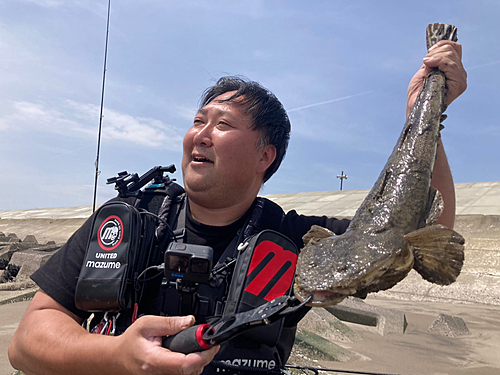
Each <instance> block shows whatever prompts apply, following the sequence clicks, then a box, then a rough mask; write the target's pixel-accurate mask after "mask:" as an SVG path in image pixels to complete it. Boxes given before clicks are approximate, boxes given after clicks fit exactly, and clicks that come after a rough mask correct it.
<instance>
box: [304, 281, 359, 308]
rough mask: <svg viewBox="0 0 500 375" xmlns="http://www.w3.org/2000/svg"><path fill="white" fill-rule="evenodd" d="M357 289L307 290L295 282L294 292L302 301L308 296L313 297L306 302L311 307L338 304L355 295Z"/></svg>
mask: <svg viewBox="0 0 500 375" xmlns="http://www.w3.org/2000/svg"><path fill="white" fill-rule="evenodd" d="M355 292H356V291H352V290H340V289H339V290H336V291H329V290H315V291H307V290H302V289H300V287H298V286H297V284H295V287H294V294H295V297H297V299H298V300H299V301H300V302H304V301H306V300H307V299H308V298H310V297H312V298H311V299H310V301H309V302H308V303H307V304H306V306H309V307H328V306H332V305H336V304H338V303H340V302H342V301H343V300H344V299H345V298H346V297H348V296H350V295H353V294H354V293H355Z"/></svg>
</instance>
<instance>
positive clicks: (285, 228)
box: [31, 210, 349, 318]
mask: <svg viewBox="0 0 500 375" xmlns="http://www.w3.org/2000/svg"><path fill="white" fill-rule="evenodd" d="M248 215H249V212H247V213H246V214H245V215H244V216H243V217H242V218H241V219H239V220H238V221H236V222H235V223H232V224H230V225H228V226H225V227H214V226H210V225H205V224H201V223H198V222H197V221H196V220H194V219H193V218H192V217H191V216H190V215H189V214H188V215H187V217H186V230H187V234H186V236H187V237H186V239H187V240H186V242H187V243H193V244H200V245H207V246H211V247H213V248H214V261H216V258H218V257H220V255H221V254H222V252H223V251H224V250H225V249H226V247H227V246H228V245H229V243H230V242H231V241H232V239H233V238H234V237H235V236H236V234H237V233H238V230H239V229H240V228H241V227H242V226H243V225H244V223H245V221H246V219H247V217H248ZM92 221H93V216H91V217H90V218H89V219H88V220H87V221H86V222H85V223H84V224H83V226H82V227H81V228H80V229H78V230H77V231H76V232H75V233H74V234H73V235H72V236H71V237H70V238H69V240H68V241H67V243H66V244H65V245H64V246H63V247H62V248H61V249H60V250H59V251H58V252H57V253H56V254H54V255H53V256H52V257H51V258H50V259H49V260H48V261H47V263H45V265H44V266H43V267H41V268H40V269H39V270H38V271H36V272H35V273H34V274H33V275H32V276H31V278H32V279H33V280H34V281H35V282H36V283H37V284H38V286H39V287H40V288H41V289H42V290H43V291H44V292H45V293H47V294H48V295H49V296H51V297H52V298H53V299H54V300H56V301H57V302H59V303H60V304H61V305H62V306H64V307H65V308H67V309H68V310H70V311H71V312H73V313H75V314H76V315H78V316H80V317H81V318H87V317H88V316H89V315H90V313H88V312H86V311H82V310H79V309H77V308H76V306H75V300H74V299H75V289H76V283H77V280H78V275H79V274H80V268H81V266H82V263H83V259H84V256H85V250H86V247H87V242H88V238H89V236H90V232H91V229H92ZM315 224H316V225H320V226H322V227H325V228H328V229H330V230H332V231H333V232H334V233H336V234H342V233H344V232H345V230H346V229H347V226H348V225H349V220H346V219H343V220H338V219H335V218H328V217H326V216H305V215H299V214H297V212H296V211H294V210H293V211H290V212H288V213H287V214H286V215H285V218H284V220H283V223H282V226H281V230H280V232H281V233H282V234H284V235H285V236H287V237H288V238H290V239H291V240H292V241H293V242H294V243H295V244H296V246H297V247H298V248H299V249H301V248H302V247H303V246H304V243H303V241H302V236H303V235H304V234H306V233H307V231H308V230H309V229H310V228H311V226H312V225H315Z"/></svg>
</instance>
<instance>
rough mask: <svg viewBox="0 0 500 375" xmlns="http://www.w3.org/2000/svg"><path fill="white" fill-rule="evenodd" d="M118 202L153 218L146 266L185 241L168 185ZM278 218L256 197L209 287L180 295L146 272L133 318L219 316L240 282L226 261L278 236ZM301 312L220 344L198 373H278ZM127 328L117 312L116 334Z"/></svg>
mask: <svg viewBox="0 0 500 375" xmlns="http://www.w3.org/2000/svg"><path fill="white" fill-rule="evenodd" d="M124 201H125V202H127V203H128V204H130V205H133V206H134V207H136V208H138V209H142V210H147V211H148V212H151V213H153V214H155V215H157V216H158V217H159V220H158V224H157V226H156V241H155V242H154V245H153V246H154V248H153V251H152V257H151V259H150V262H149V264H157V265H158V264H161V263H163V253H164V251H165V249H166V248H167V246H168V243H169V242H171V241H172V240H173V239H175V241H177V242H182V241H183V240H184V238H185V215H186V206H187V204H186V199H185V192H184V189H183V188H182V187H181V186H179V185H177V184H175V183H171V184H169V185H168V186H167V188H166V189H165V188H160V189H157V190H155V189H148V190H147V191H145V192H143V194H142V195H141V196H140V198H138V197H129V198H126V199H125V200H124ZM284 216H285V215H284V212H283V210H282V208H281V207H280V206H278V205H277V204H275V203H274V202H272V201H270V200H268V199H265V198H261V197H258V198H256V200H255V202H254V204H253V208H252V210H251V212H250V213H249V216H248V219H247V221H246V223H245V225H244V226H243V227H242V228H241V230H239V231H238V234H237V235H236V236H235V237H234V238H233V240H232V241H231V243H230V245H229V246H228V247H227V248H226V250H225V251H224V252H223V254H222V255H221V257H220V259H219V261H218V262H217V264H215V265H214V266H213V268H212V270H213V272H214V273H215V277H214V278H213V279H212V280H211V282H210V283H209V284H200V285H199V286H198V287H197V288H196V290H194V291H193V290H191V291H189V290H188V291H180V290H178V289H177V288H176V287H175V286H174V285H173V284H172V283H171V282H170V283H169V282H168V280H166V278H165V277H163V272H156V273H154V272H152V273H153V275H152V276H149V275H148V276H147V277H146V278H145V280H146V281H147V282H146V284H145V286H144V290H143V291H142V297H141V302H140V303H139V308H138V314H137V315H138V316H141V315H160V316H179V315H188V314H191V315H194V316H195V317H196V320H197V324H199V323H205V322H206V323H211V322H214V321H215V320H217V319H219V318H220V317H222V315H223V313H224V308H225V307H226V306H227V305H228V302H229V303H230V302H231V301H228V300H227V297H228V294H229V290H230V287H231V283H232V280H233V279H236V278H239V282H240V283H241V279H242V278H243V279H244V277H245V275H235V274H233V273H234V272H233V267H234V264H233V263H234V262H232V260H234V259H236V258H237V256H238V250H237V247H238V245H239V244H240V243H242V242H243V240H245V239H247V238H249V237H251V236H253V235H255V234H257V233H259V232H261V231H263V230H265V229H271V230H275V231H277V232H279V231H280V228H281V224H282V222H283V219H284ZM231 264H233V265H232V266H231ZM215 270H218V271H215ZM255 307H256V306H255ZM306 312H307V309H305V310H304V311H302V312H299V313H298V314H297V315H296V316H290V317H287V319H285V322H284V324H280V325H276V326H275V327H274V328H273V327H264V328H265V330H267V332H266V331H262V332H260V336H259V335H257V336H256V335H255V334H254V335H253V336H249V335H245V334H242V335H240V336H238V337H236V338H234V339H232V340H230V341H228V342H226V343H224V344H223V345H222V346H221V350H220V351H219V353H218V354H217V356H216V357H215V359H214V361H212V363H211V364H210V365H209V366H207V367H206V368H205V370H204V372H203V374H218V373H225V374H240V373H241V374H248V373H256V372H266V373H273V372H275V373H279V372H280V371H279V369H280V368H283V367H284V365H285V363H286V360H287V359H288V357H289V355H290V351H291V348H292V346H293V343H294V339H295V331H296V323H297V322H298V321H299V320H300V318H301V317H302V316H303V315H305V313H306ZM99 316H102V315H100V314H97V322H98V321H99V319H100V317H99ZM130 324H132V311H131V310H125V311H122V312H121V314H120V316H119V318H118V320H117V327H118V329H117V334H120V333H122V332H123V331H124V330H125V329H126V328H127V327H128V326H129V325H130ZM273 329H275V330H277V331H274V333H273V334H274V335H275V336H276V337H279V340H278V339H277V340H275V341H274V342H272V343H268V344H269V345H266V344H264V343H263V342H262V341H264V342H265V341H266V340H265V339H263V340H261V338H263V337H266V336H269V335H268V334H269V333H270V332H271V331H272V330H273ZM270 336H273V335H270Z"/></svg>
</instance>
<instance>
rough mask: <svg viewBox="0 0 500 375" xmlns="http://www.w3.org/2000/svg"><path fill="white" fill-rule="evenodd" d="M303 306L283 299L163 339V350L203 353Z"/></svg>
mask: <svg viewBox="0 0 500 375" xmlns="http://www.w3.org/2000/svg"><path fill="white" fill-rule="evenodd" d="M311 298H312V297H309V298H307V299H306V300H304V301H303V302H302V303H300V301H299V300H298V299H297V298H295V297H290V296H281V297H277V298H275V299H273V300H272V301H269V302H266V303H264V304H263V305H260V306H258V307H256V308H255V309H252V310H249V311H246V312H241V313H236V314H232V315H228V316H225V317H222V318H221V319H219V320H217V321H216V322H215V323H213V324H206V323H204V324H199V325H195V326H192V327H189V328H187V329H185V330H183V331H181V332H179V333H177V334H175V335H172V336H168V337H166V338H164V339H163V347H165V348H168V349H170V350H172V351H174V352H180V353H184V354H188V353H193V352H199V351H203V350H207V349H210V348H211V347H213V346H216V345H220V344H222V343H224V342H226V341H227V340H230V339H232V338H234V337H236V336H238V335H239V334H241V333H243V332H245V331H247V330H248V329H250V328H253V327H255V326H260V325H266V324H271V323H274V322H275V321H277V320H279V319H283V318H285V317H286V316H287V315H289V314H291V313H294V312H295V311H297V310H299V309H300V308H302V307H303V306H304V305H305V304H306V303H308V302H309V300H310V299H311Z"/></svg>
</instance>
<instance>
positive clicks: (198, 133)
mask: <svg viewBox="0 0 500 375" xmlns="http://www.w3.org/2000/svg"><path fill="white" fill-rule="evenodd" d="M212 130H213V127H212V126H211V125H210V124H205V125H204V126H202V127H197V128H195V129H194V131H195V133H194V136H193V142H194V144H195V145H197V146H199V145H203V146H206V147H210V146H211V145H212Z"/></svg>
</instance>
